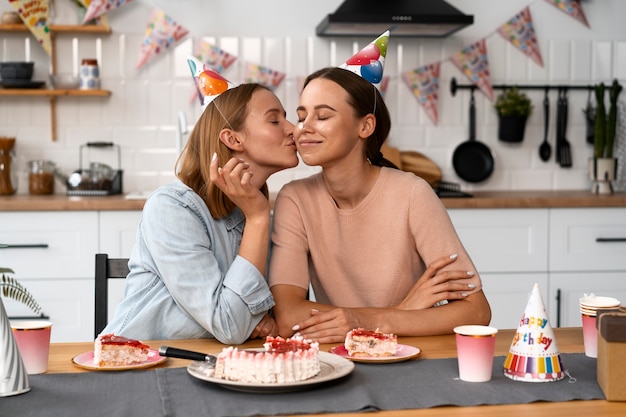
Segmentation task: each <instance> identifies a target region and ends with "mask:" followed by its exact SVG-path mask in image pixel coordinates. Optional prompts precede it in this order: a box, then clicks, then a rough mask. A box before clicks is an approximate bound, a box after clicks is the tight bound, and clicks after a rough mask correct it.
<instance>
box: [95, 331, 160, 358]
mask: <svg viewBox="0 0 626 417" xmlns="http://www.w3.org/2000/svg"><path fill="white" fill-rule="evenodd" d="M149 351H150V346H148V345H146V344H144V343H142V342H140V341H139V340H134V339H128V338H126V337H123V336H116V335H114V334H113V333H109V334H101V335H99V336H98V337H97V338H96V340H95V342H94V351H93V363H94V365H96V366H127V365H132V364H136V363H142V362H145V361H147V360H148V353H149Z"/></svg>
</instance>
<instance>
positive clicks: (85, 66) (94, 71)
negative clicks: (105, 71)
mask: <svg viewBox="0 0 626 417" xmlns="http://www.w3.org/2000/svg"><path fill="white" fill-rule="evenodd" d="M79 78H80V89H81V90H99V89H100V69H99V68H98V60H97V59H83V60H82V62H81V64H80V71H79Z"/></svg>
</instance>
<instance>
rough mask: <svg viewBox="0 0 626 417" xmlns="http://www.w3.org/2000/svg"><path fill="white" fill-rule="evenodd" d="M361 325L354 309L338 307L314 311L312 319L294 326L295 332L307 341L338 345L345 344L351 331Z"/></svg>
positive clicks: (312, 311)
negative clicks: (339, 343)
mask: <svg viewBox="0 0 626 417" xmlns="http://www.w3.org/2000/svg"><path fill="white" fill-rule="evenodd" d="M360 323H361V321H360V320H359V318H358V317H357V315H356V311H355V310H353V309H348V308H340V307H338V308H333V309H331V310H329V311H325V312H321V311H319V310H315V309H312V310H311V317H310V318H308V319H306V320H304V321H302V322H300V323H298V324H296V325H295V326H293V330H294V331H296V332H298V333H300V334H301V335H302V336H303V337H304V338H305V339H312V340H315V341H316V342H319V343H337V342H343V341H344V340H345V338H346V333H348V332H349V331H350V330H352V329H355V328H357V327H361V326H362V325H361V324H360Z"/></svg>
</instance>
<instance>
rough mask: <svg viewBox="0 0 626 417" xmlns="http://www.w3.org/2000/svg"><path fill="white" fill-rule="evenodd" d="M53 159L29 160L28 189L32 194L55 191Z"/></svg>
mask: <svg viewBox="0 0 626 417" xmlns="http://www.w3.org/2000/svg"><path fill="white" fill-rule="evenodd" d="M55 169H56V166H55V165H54V162H52V161H46V160H43V159H41V160H36V161H29V162H28V191H29V192H30V193H31V194H38V195H43V194H52V193H54V171H55Z"/></svg>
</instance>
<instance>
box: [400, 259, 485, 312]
mask: <svg viewBox="0 0 626 417" xmlns="http://www.w3.org/2000/svg"><path fill="white" fill-rule="evenodd" d="M456 259H457V255H456V254H455V255H452V256H446V257H444V258H440V259H438V260H436V261H435V262H433V263H432V264H430V265H428V268H426V271H424V274H423V275H422V276H421V277H420V279H418V280H417V282H416V283H415V284H413V287H411V289H410V290H409V292H408V294H407V295H406V297H404V299H403V300H402V301H401V302H400V304H398V305H397V308H399V309H403V310H419V309H425V308H430V307H432V306H433V305H435V304H437V303H439V302H441V301H444V300H461V299H463V298H465V297H467V295H468V293H470V292H471V291H474V290H475V289H476V285H475V284H474V283H473V282H472V281H473V277H474V275H475V273H474V271H441V269H443V268H444V267H446V266H447V265H450V264H451V263H453V262H454V261H456Z"/></svg>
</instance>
